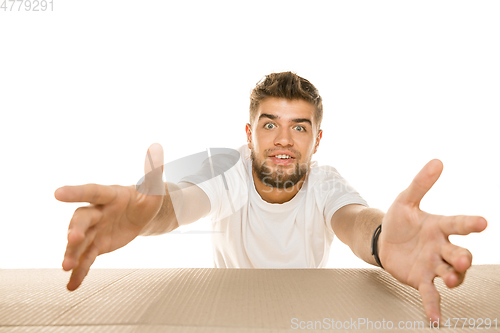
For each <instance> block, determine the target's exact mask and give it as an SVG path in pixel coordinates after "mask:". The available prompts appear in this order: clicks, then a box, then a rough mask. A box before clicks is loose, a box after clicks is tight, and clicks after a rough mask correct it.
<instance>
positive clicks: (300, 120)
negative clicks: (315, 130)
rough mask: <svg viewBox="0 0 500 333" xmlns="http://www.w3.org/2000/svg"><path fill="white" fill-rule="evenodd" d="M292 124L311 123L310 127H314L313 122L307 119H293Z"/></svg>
mask: <svg viewBox="0 0 500 333" xmlns="http://www.w3.org/2000/svg"><path fill="white" fill-rule="evenodd" d="M292 122H294V123H309V125H310V126H311V127H312V125H313V124H312V122H311V120H310V119H307V118H297V119H292Z"/></svg>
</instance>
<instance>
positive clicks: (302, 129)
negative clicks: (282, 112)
mask: <svg viewBox="0 0 500 333" xmlns="http://www.w3.org/2000/svg"><path fill="white" fill-rule="evenodd" d="M295 129H296V130H297V131H299V132H305V131H306V128H305V127H304V126H299V125H297V126H295Z"/></svg>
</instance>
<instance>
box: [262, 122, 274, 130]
mask: <svg viewBox="0 0 500 333" xmlns="http://www.w3.org/2000/svg"><path fill="white" fill-rule="evenodd" d="M273 127H274V124H273V123H267V124H265V125H264V128H266V129H273Z"/></svg>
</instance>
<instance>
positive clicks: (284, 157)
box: [274, 155, 291, 159]
mask: <svg viewBox="0 0 500 333" xmlns="http://www.w3.org/2000/svg"><path fill="white" fill-rule="evenodd" d="M274 157H277V158H281V159H287V158H291V156H290V155H275V156H274Z"/></svg>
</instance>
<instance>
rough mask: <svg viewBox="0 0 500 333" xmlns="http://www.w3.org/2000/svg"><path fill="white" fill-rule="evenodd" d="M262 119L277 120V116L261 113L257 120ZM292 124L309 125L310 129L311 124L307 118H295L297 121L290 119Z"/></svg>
mask: <svg viewBox="0 0 500 333" xmlns="http://www.w3.org/2000/svg"><path fill="white" fill-rule="evenodd" d="M262 118H269V119H273V120H274V119H279V117H278V116H276V115H274V114H269V113H263V114H261V115H260V116H259V120H261V119H262ZM291 122H292V123H309V125H310V126H311V127H312V122H311V120H310V119H308V118H297V119H292V120H291Z"/></svg>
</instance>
